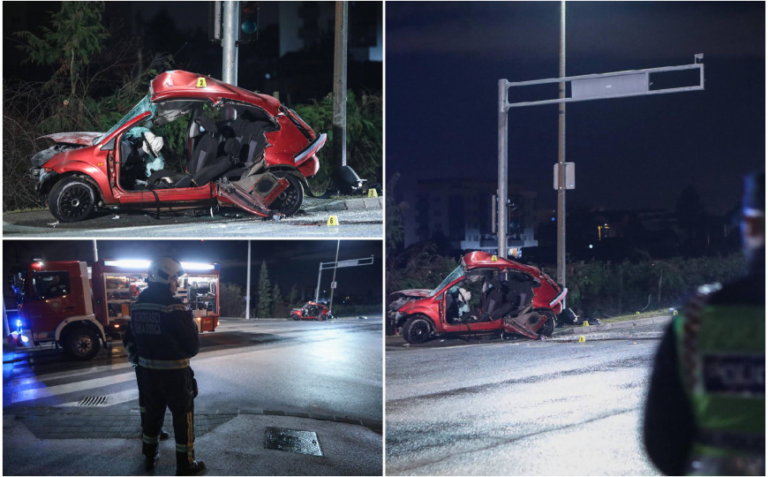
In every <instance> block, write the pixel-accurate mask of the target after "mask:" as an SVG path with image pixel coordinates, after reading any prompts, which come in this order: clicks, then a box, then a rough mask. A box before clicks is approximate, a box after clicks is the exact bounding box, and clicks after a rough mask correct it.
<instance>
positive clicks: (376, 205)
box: [302, 197, 384, 212]
mask: <svg viewBox="0 0 768 477" xmlns="http://www.w3.org/2000/svg"><path fill="white" fill-rule="evenodd" d="M305 202H306V204H307V205H305V206H304V208H303V209H302V210H304V211H306V212H322V211H327V212H332V211H339V210H375V209H382V208H383V205H384V197H356V198H346V199H336V200H328V199H317V198H314V197H312V198H310V197H307V198H305Z"/></svg>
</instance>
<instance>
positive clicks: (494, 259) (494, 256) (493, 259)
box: [491, 255, 499, 262]
mask: <svg viewBox="0 0 768 477" xmlns="http://www.w3.org/2000/svg"><path fill="white" fill-rule="evenodd" d="M491 261H492V262H498V261H499V257H497V256H496V255H493V256H492V257H491Z"/></svg>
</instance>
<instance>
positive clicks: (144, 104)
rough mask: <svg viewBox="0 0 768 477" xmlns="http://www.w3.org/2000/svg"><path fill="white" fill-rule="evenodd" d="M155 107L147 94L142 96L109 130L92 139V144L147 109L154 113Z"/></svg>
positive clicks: (98, 141)
mask: <svg viewBox="0 0 768 477" xmlns="http://www.w3.org/2000/svg"><path fill="white" fill-rule="evenodd" d="M156 107H157V106H155V105H154V104H152V102H151V101H150V100H149V95H147V96H144V99H142V100H141V101H139V103H138V104H137V105H136V106H134V107H133V109H131V110H130V111H129V112H128V114H126V115H125V116H123V119H121V120H120V121H118V122H117V124H115V125H114V126H112V128H111V129H110V130H109V131H107V132H105V133H104V134H103V135H101V136H99V137H97V138H96V139H94V141H93V143H94V144H98V143H100V142H101V141H102V140H104V138H106V137H109V135H110V134H112V133H113V132H115V131H117V130H118V129H120V128H121V127H122V126H123V125H125V123H127V122H128V121H130V120H131V119H134V118H135V117H136V116H140V115H142V114H144V113H145V112H147V111H151V112H152V114H153V115H154V114H155V109H156ZM147 119H152V116H150V117H148V118H147Z"/></svg>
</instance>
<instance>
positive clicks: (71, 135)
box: [37, 132, 104, 146]
mask: <svg viewBox="0 0 768 477" xmlns="http://www.w3.org/2000/svg"><path fill="white" fill-rule="evenodd" d="M103 134H104V133H101V132H64V133H54V134H48V135H47V136H41V137H39V138H37V139H38V140H40V139H50V140H52V141H53V142H58V143H62V144H77V145H80V146H92V145H93V140H94V139H96V138H97V137H100V136H102V135H103Z"/></svg>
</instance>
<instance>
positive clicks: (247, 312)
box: [245, 240, 251, 320]
mask: <svg viewBox="0 0 768 477" xmlns="http://www.w3.org/2000/svg"><path fill="white" fill-rule="evenodd" d="M245 319H246V320H250V319H251V241H250V240H249V241H248V278H247V279H246V285H245Z"/></svg>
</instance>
